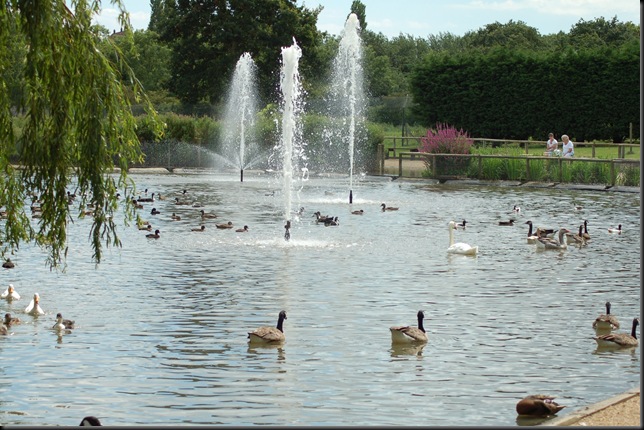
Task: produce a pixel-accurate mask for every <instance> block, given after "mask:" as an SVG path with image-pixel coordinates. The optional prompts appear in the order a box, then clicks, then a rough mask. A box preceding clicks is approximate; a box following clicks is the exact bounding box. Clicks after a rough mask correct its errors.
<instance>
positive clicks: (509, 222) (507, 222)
mask: <svg viewBox="0 0 644 430" xmlns="http://www.w3.org/2000/svg"><path fill="white" fill-rule="evenodd" d="M499 225H514V220H509V221H499Z"/></svg>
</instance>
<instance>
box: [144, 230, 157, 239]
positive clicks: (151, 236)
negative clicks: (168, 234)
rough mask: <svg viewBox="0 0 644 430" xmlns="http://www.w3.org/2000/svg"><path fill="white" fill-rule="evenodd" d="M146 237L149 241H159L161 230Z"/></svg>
mask: <svg viewBox="0 0 644 430" xmlns="http://www.w3.org/2000/svg"><path fill="white" fill-rule="evenodd" d="M145 237H147V238H148V239H158V238H160V237H161V232H160V231H159V230H154V233H150V234H146V235H145Z"/></svg>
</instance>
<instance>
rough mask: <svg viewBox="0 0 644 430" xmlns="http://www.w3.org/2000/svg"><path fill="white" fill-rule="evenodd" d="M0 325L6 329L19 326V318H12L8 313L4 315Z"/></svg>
mask: <svg viewBox="0 0 644 430" xmlns="http://www.w3.org/2000/svg"><path fill="white" fill-rule="evenodd" d="M2 323H3V324H4V325H6V326H7V327H11V326H12V325H14V324H20V318H16V317H12V316H11V314H10V313H6V314H4V320H3V321H2Z"/></svg>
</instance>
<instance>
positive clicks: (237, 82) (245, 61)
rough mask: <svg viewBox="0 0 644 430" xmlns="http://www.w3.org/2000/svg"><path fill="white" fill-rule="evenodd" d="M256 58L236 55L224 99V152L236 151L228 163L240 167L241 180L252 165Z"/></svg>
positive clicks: (255, 99)
mask: <svg viewBox="0 0 644 430" xmlns="http://www.w3.org/2000/svg"><path fill="white" fill-rule="evenodd" d="M256 68H257V67H256V66H255V62H254V61H253V59H252V58H251V56H250V54H249V53H248V52H245V53H244V54H242V55H241V57H239V60H238V61H237V65H236V66H235V72H234V73H233V79H232V83H231V86H230V90H229V93H228V99H227V102H226V111H225V116H224V122H223V129H222V142H223V147H224V151H223V153H224V154H233V157H235V155H234V154H236V158H235V159H234V160H233V161H232V162H230V163H229V164H233V165H234V167H239V169H240V177H241V181H242V182H243V181H244V169H245V168H248V167H250V166H251V165H252V162H253V161H254V160H252V159H251V158H250V157H251V155H253V154H254V153H255V152H256V151H255V150H254V147H255V145H254V141H255V136H254V133H255V117H256V115H257V98H256V94H257V82H256V76H257V71H256Z"/></svg>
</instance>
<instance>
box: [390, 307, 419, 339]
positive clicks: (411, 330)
mask: <svg viewBox="0 0 644 430" xmlns="http://www.w3.org/2000/svg"><path fill="white" fill-rule="evenodd" d="M416 317H417V318H418V327H413V326H395V327H389V331H390V332H391V342H392V343H415V342H422V343H424V342H427V334H426V333H425V327H424V326H423V319H424V318H425V313H424V312H423V311H418V313H417V314H416Z"/></svg>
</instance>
